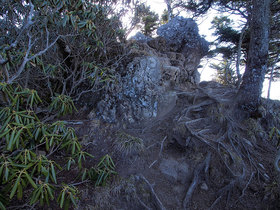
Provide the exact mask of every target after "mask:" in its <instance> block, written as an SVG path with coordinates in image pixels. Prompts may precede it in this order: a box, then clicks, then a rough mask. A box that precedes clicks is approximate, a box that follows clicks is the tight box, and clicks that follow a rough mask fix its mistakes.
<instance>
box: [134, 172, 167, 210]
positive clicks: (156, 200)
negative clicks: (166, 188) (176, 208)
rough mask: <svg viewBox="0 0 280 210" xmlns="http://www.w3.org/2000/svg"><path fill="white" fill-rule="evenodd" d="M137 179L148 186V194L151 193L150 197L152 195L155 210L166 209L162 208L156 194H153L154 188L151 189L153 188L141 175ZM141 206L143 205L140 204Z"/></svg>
mask: <svg viewBox="0 0 280 210" xmlns="http://www.w3.org/2000/svg"><path fill="white" fill-rule="evenodd" d="M139 178H140V180H142V181H144V182H145V183H146V184H147V185H148V187H149V189H150V192H151V195H152V199H153V200H154V203H155V205H156V207H157V209H159V210H165V209H166V208H165V207H164V206H163V204H162V202H161V201H160V199H159V198H158V196H157V194H156V193H155V191H154V188H153V186H152V185H151V184H150V182H149V181H148V180H147V179H146V178H145V177H144V176H143V175H142V174H140V175H139ZM142 205H143V204H142Z"/></svg>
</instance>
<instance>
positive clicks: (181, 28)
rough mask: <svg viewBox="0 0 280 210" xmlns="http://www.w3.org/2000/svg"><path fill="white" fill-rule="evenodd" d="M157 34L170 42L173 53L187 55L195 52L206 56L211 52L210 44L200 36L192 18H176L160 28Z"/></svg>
mask: <svg viewBox="0 0 280 210" xmlns="http://www.w3.org/2000/svg"><path fill="white" fill-rule="evenodd" d="M157 34H158V35H159V36H161V37H163V38H164V39H165V40H166V41H167V42H168V44H169V45H170V46H171V47H172V49H173V51H177V52H181V53H183V54H186V55H187V54H189V51H192V50H195V51H199V52H200V53H201V56H204V55H206V53H207V52H208V50H209V43H208V42H207V41H206V40H205V39H204V38H202V37H201V36H200V35H199V33H198V27H197V24H196V23H195V21H194V20H193V19H190V18H183V17H180V16H179V17H175V18H173V19H172V20H170V21H169V22H168V23H167V24H165V25H162V26H161V27H159V28H158V30H157Z"/></svg>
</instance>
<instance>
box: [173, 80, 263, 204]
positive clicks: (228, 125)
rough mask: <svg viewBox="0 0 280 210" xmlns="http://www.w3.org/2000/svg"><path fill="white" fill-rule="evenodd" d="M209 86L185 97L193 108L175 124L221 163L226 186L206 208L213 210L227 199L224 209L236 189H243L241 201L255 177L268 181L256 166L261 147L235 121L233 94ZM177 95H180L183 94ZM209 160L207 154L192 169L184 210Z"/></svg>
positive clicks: (259, 165) (261, 169)
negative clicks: (206, 148) (190, 101)
mask: <svg viewBox="0 0 280 210" xmlns="http://www.w3.org/2000/svg"><path fill="white" fill-rule="evenodd" d="M209 84H210V85H208V86H207V85H206V86H204V87H203V88H202V87H199V88H198V90H199V91H197V90H196V91H194V92H193V93H192V94H191V93H189V92H188V93H186V97H188V98H190V97H191V98H192V99H193V103H192V104H193V105H191V106H189V107H187V108H185V109H184V110H183V111H182V112H181V113H180V115H179V117H178V118H177V119H175V120H176V123H179V124H180V123H181V124H183V125H184V126H185V128H186V130H187V131H188V133H190V135H191V136H192V140H193V141H196V140H198V141H200V142H201V143H202V144H204V145H207V147H209V149H211V151H214V152H213V155H215V156H217V157H219V159H220V160H222V162H223V163H224V166H225V168H226V169H227V171H228V172H229V174H230V179H231V181H230V183H229V184H227V185H226V186H224V187H222V189H220V190H219V191H218V197H217V198H216V200H215V201H214V202H213V204H212V205H211V207H210V209H214V208H215V206H216V205H217V204H218V203H219V202H220V201H221V200H222V198H223V197H224V196H227V202H226V206H227V204H228V202H229V200H230V199H231V194H232V190H233V189H234V188H235V187H236V186H238V187H239V188H240V189H243V190H242V194H241V195H240V197H239V199H238V200H240V199H242V198H243V197H244V195H245V191H246V189H247V188H248V186H249V185H250V183H251V182H252V180H253V178H255V177H256V174H257V175H258V177H260V176H261V177H263V178H265V179H268V178H269V177H268V176H267V174H266V173H265V168H264V167H263V165H264V164H261V163H260V162H259V158H258V157H259V155H260V154H261V151H260V150H261V147H260V146H259V145H258V142H257V141H256V138H255V137H254V138H252V136H249V135H248V133H249V131H248V129H247V128H246V126H244V122H241V121H240V118H237V117H236V113H237V114H238V110H237V109H236V108H235V106H234V105H233V102H234V99H233V96H234V95H235V93H236V91H235V90H233V89H229V88H228V89H227V88H225V87H222V86H219V85H218V84H214V83H213V84H212V83H209ZM211 85H212V86H211ZM179 94H180V95H184V92H182V91H181V92H180V93H179ZM209 109H210V111H211V112H210V113H209ZM186 146H187V145H186ZM210 157H211V155H210V154H209V153H208V155H207V157H206V159H205V160H204V162H202V163H200V164H198V165H197V167H196V168H195V171H194V178H193V180H192V183H191V185H190V187H189V189H188V190H187V194H186V196H185V199H184V201H183V207H184V209H188V208H189V205H190V201H191V197H192V194H193V192H194V190H195V189H196V187H197V185H198V184H199V183H200V182H201V178H202V175H203V172H204V174H207V173H206V172H207V171H208V168H209V162H210ZM203 169H204V171H203Z"/></svg>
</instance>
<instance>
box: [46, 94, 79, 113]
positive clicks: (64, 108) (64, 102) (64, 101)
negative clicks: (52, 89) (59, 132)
mask: <svg viewBox="0 0 280 210" xmlns="http://www.w3.org/2000/svg"><path fill="white" fill-rule="evenodd" d="M50 110H51V111H53V110H55V111H57V112H58V113H59V115H62V116H63V115H66V114H72V112H73V110H75V111H77V109H76V107H75V105H74V102H73V100H72V99H71V97H69V96H66V95H56V97H54V98H53V100H52V103H51V105H50Z"/></svg>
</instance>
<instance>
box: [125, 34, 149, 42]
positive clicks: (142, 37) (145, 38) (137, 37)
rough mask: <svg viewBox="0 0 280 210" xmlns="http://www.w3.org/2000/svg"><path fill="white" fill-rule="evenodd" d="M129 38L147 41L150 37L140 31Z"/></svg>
mask: <svg viewBox="0 0 280 210" xmlns="http://www.w3.org/2000/svg"><path fill="white" fill-rule="evenodd" d="M130 39H131V40H136V41H139V42H148V41H150V40H151V39H152V38H151V37H148V36H145V35H144V34H142V33H141V32H137V33H136V34H135V35H134V36H132V37H130Z"/></svg>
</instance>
